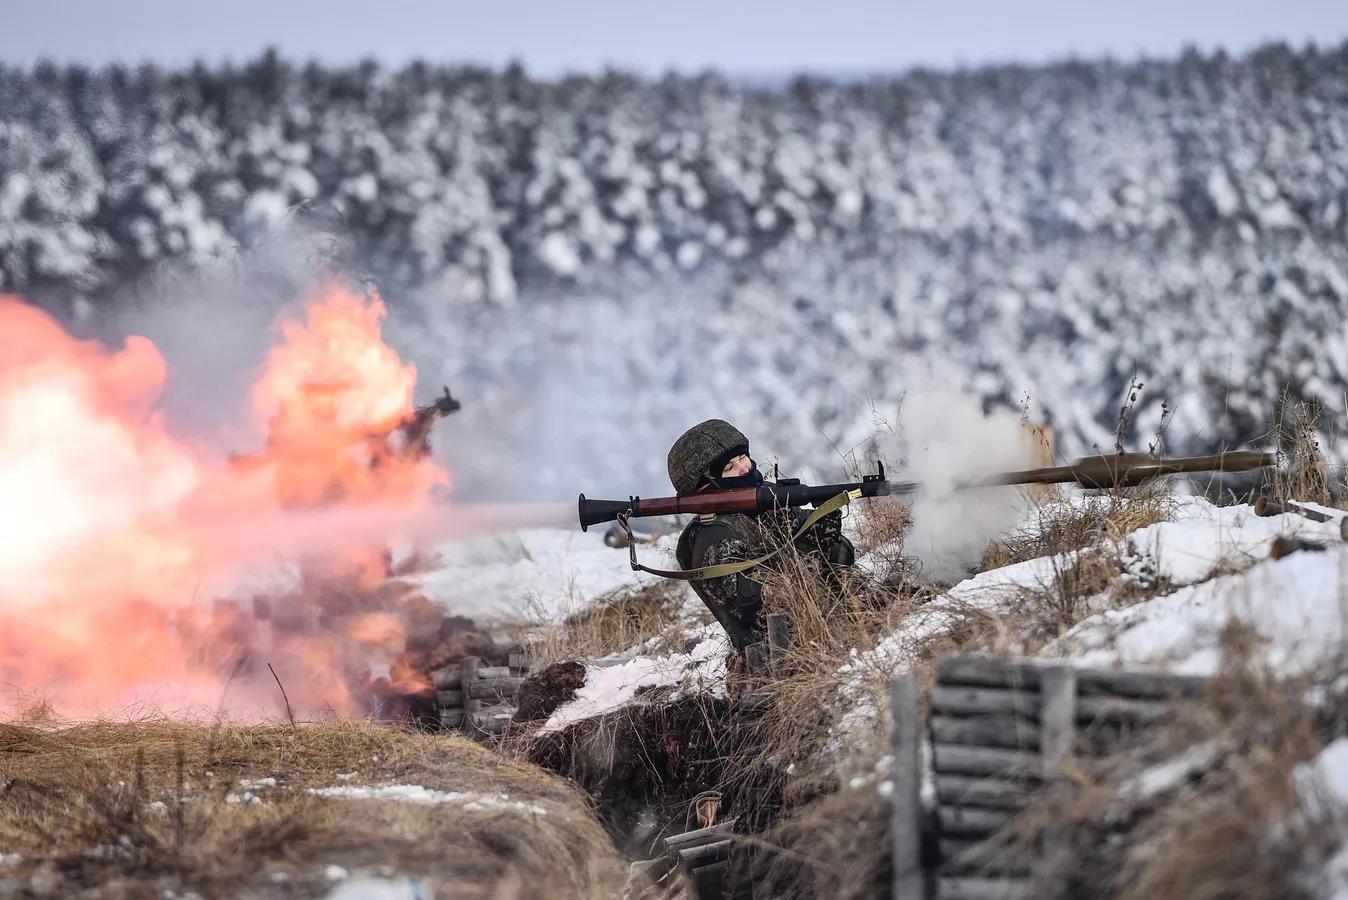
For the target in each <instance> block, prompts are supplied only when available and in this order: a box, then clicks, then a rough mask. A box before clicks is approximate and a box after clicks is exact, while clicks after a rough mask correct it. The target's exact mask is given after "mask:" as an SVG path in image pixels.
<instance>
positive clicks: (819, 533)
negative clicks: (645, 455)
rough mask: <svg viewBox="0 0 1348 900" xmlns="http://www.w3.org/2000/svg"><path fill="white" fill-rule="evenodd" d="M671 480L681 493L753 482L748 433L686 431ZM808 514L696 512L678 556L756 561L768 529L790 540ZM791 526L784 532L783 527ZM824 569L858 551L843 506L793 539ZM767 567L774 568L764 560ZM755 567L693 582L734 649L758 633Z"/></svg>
mask: <svg viewBox="0 0 1348 900" xmlns="http://www.w3.org/2000/svg"><path fill="white" fill-rule="evenodd" d="M668 464H669V480H670V482H671V483H672V484H673V485H674V490H675V491H677V492H678V493H679V494H693V493H698V492H701V491H712V490H727V489H730V488H744V487H755V486H757V485H760V484H762V483H763V473H762V472H760V471H759V469H758V464H757V463H755V462H754V460H753V458H752V457H750V455H749V439H748V438H747V437H745V436H744V434H743V433H742V432H741V431H740V430H739V429H737V428H736V427H735V426H733V425H731V424H730V423H729V422H725V421H723V420H721V419H708V420H707V421H705V422H702V423H700V424H698V425H694V426H693V427H692V428H690V429H688V430H687V431H686V432H684V433H683V435H682V436H680V437H679V439H678V440H677V441H675V442H674V446H673V447H672V448H671V449H670V451H669V460H668ZM807 516H808V513H807V512H806V511H804V510H799V509H784V510H780V511H774V512H770V513H764V514H762V515H761V516H756V515H749V514H744V513H726V514H717V515H703V516H698V517H697V518H696V519H694V520H693V521H692V522H691V523H689V525H688V527H687V528H685V529H684V531H683V533H682V534H681V535H679V543H678V548H677V550H676V556H677V558H678V561H679V565H680V566H682V567H683V568H684V569H696V568H702V567H704V566H714V565H718V564H720V563H728V562H740V561H744V560H750V559H757V558H758V557H760V556H763V555H765V554H767V553H769V552H771V550H772V546H771V544H772V540H771V538H772V533H773V532H774V531H776V532H778V533H779V536H780V533H781V532H785V537H787V538H789V537H790V536H791V535H793V534H795V532H796V531H797V530H798V529H799V527H800V524H801V522H803V521H804V519H805V518H806V517H807ZM787 529H789V530H787ZM796 547H797V549H798V550H800V551H801V552H802V553H807V554H810V555H812V556H815V557H817V558H819V559H820V560H821V562H822V563H823V564H824V567H825V571H826V572H830V571H832V569H833V567H834V566H848V565H851V564H852V563H853V562H854V561H855V559H856V551H855V550H853V548H852V544H851V542H850V541H848V540H847V538H845V537H843V534H842V510H835V511H834V512H832V513H830V514H829V515H827V516H825V517H824V518H822V519H820V520H819V521H818V522H816V523H815V524H814V526H813V527H811V528H810V530H809V531H808V532H807V533H805V534H803V535H801V537H800V538H799V539H798V540H797V541H796ZM765 565H768V566H771V565H772V563H771V562H768V563H766V564H765ZM754 574H755V570H754V569H752V568H751V569H748V570H746V571H743V572H737V573H735V574H733V575H725V576H722V577H720V578H709V579H704V580H697V581H693V582H691V584H692V587H693V590H694V591H696V592H697V595H698V596H699V597H700V598H702V602H703V603H705V604H706V605H707V608H708V609H709V610H711V613H712V615H714V616H715V617H716V620H717V621H718V622H720V623H721V626H722V627H723V628H725V631H726V634H727V635H729V637H730V642H731V643H732V644H734V645H735V648H736V649H737V650H743V649H744V648H745V647H747V646H748V645H750V644H753V643H756V642H758V641H760V640H762V639H763V636H764V633H763V629H764V625H763V618H762V612H763V585H762V583H761V582H760V581H758V580H756V579H755V578H754V577H753V576H754Z"/></svg>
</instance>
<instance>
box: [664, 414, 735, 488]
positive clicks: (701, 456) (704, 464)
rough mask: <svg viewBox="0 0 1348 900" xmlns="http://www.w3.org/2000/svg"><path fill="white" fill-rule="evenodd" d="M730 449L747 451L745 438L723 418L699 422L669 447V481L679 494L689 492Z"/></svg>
mask: <svg viewBox="0 0 1348 900" xmlns="http://www.w3.org/2000/svg"><path fill="white" fill-rule="evenodd" d="M732 450H738V451H739V452H741V453H748V452H749V439H748V438H747V437H745V436H744V433H743V432H742V431H740V430H739V429H738V428H736V427H735V426H734V425H731V424H730V423H729V422H727V421H725V420H724V419H708V420H707V421H705V422H699V423H698V424H696V425H694V426H693V427H692V428H689V429H688V430H687V431H685V432H684V433H683V434H681V435H680V436H679V439H678V440H677V441H675V442H674V446H673V447H671V448H670V449H669V460H668V464H669V481H670V484H672V485H674V490H675V491H676V492H677V493H680V494H691V493H693V492H694V491H696V490H697V489H698V488H700V487H701V486H702V485H703V483H704V482H705V481H706V480H707V476H709V475H710V474H711V465H712V464H713V463H715V462H717V461H718V460H719V459H721V458H722V457H727V456H729V455H731V451H732Z"/></svg>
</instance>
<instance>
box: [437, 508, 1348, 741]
mask: <svg viewBox="0 0 1348 900" xmlns="http://www.w3.org/2000/svg"><path fill="white" fill-rule="evenodd" d="M1069 502H1079V501H1069ZM1321 509H1323V511H1325V512H1329V513H1331V514H1332V515H1334V516H1335V517H1336V518H1335V519H1333V520H1331V521H1330V522H1326V523H1316V522H1312V521H1310V520H1308V519H1306V518H1303V517H1301V516H1295V515H1280V516H1272V517H1267V518H1261V517H1258V516H1256V515H1254V511H1253V509H1252V508H1251V507H1249V506H1246V505H1237V506H1228V507H1218V506H1214V505H1213V504H1211V503H1208V502H1207V501H1205V500H1202V499H1200V498H1192V497H1181V498H1177V499H1176V500H1175V501H1174V509H1173V518H1172V519H1171V520H1170V521H1166V522H1161V523H1158V524H1155V525H1149V526H1147V527H1145V528H1140V529H1138V530H1136V531H1134V532H1132V533H1131V534H1129V535H1127V536H1126V537H1124V538H1123V539H1122V541H1121V542H1120V544H1119V545H1118V546H1117V547H1113V548H1109V550H1110V552H1116V553H1118V555H1119V558H1120V561H1121V563H1122V566H1123V570H1124V574H1123V575H1122V579H1123V580H1124V581H1131V582H1133V583H1134V585H1136V586H1137V587H1140V588H1142V596H1144V597H1145V598H1146V599H1143V600H1141V601H1140V602H1136V603H1133V604H1132V605H1127V606H1123V607H1121V608H1103V607H1106V606H1108V602H1107V599H1108V598H1106V597H1104V596H1103V595H1102V596H1101V597H1099V598H1086V600H1085V601H1084V602H1085V604H1086V609H1087V610H1088V611H1089V610H1090V609H1092V608H1098V611H1097V612H1095V613H1094V614H1091V615H1087V616H1086V617H1085V618H1084V619H1082V620H1081V621H1080V622H1079V623H1078V624H1076V625H1075V627H1073V628H1071V629H1070V630H1069V631H1068V632H1066V633H1065V634H1064V635H1062V636H1061V637H1060V638H1058V639H1057V640H1055V641H1053V642H1051V643H1050V644H1048V645H1047V646H1046V647H1045V648H1044V649H1043V650H1042V655H1043V656H1045V657H1049V658H1061V659H1070V660H1073V661H1076V662H1079V663H1080V664H1082V665H1091V666H1099V667H1129V668H1151V669H1163V670H1168V671H1178V672H1185V673H1192V674H1207V673H1210V672H1212V671H1214V669H1215V667H1216V665H1217V662H1218V654H1219V647H1218V642H1219V637H1220V634H1221V632H1222V630H1223V628H1225V627H1226V625H1227V624H1228V623H1229V622H1231V621H1233V620H1238V621H1240V622H1243V623H1244V624H1246V625H1247V626H1249V627H1250V628H1252V629H1254V631H1256V632H1257V633H1258V634H1259V635H1260V636H1261V637H1262V638H1263V643H1262V645H1261V651H1260V652H1261V653H1262V654H1263V656H1264V660H1265V661H1266V662H1267V663H1268V665H1270V666H1271V667H1273V668H1274V669H1275V670H1276V671H1278V672H1280V673H1283V674H1286V675H1295V674H1303V673H1313V672H1314V671H1317V670H1319V669H1321V668H1323V667H1325V666H1327V665H1330V664H1332V663H1335V662H1337V661H1339V660H1341V659H1342V658H1343V655H1344V654H1345V653H1348V545H1345V544H1344V543H1343V541H1342V538H1341V537H1340V531H1339V527H1340V525H1339V519H1340V518H1342V517H1343V515H1344V513H1343V511H1341V510H1332V509H1328V508H1321ZM1280 536H1282V537H1296V538H1299V539H1302V540H1308V541H1314V542H1320V543H1323V544H1324V545H1325V549H1323V550H1318V551H1315V550H1312V551H1303V552H1297V553H1293V554H1291V555H1289V556H1286V557H1284V558H1282V559H1276V560H1275V559H1272V558H1271V557H1270V551H1271V548H1272V545H1273V542H1274V540H1275V539H1277V538H1278V537H1280ZM671 546H672V538H670V537H666V538H663V539H661V541H660V542H658V543H657V544H656V545H655V546H643V547H642V548H640V551H639V552H640V553H641V555H642V558H643V559H644V560H646V561H647V562H650V563H651V564H655V565H659V564H661V563H662V562H667V561H668V554H669V552H670V549H671ZM1076 557H1077V552H1076V551H1072V552H1069V553H1065V554H1059V555H1056V556H1046V557H1041V558H1037V559H1031V560H1028V561H1025V562H1021V563H1016V564H1013V565H1009V566H1005V567H1002V568H997V569H992V570H989V571H986V572H982V573H980V574H978V575H976V576H974V577H972V578H968V579H966V580H964V581H962V582H960V583H958V584H956V585H954V586H953V587H952V588H950V589H949V590H948V591H947V592H945V593H944V594H943V595H941V596H940V597H937V598H936V599H934V600H932V601H930V602H928V603H926V604H924V605H922V606H921V607H919V608H917V609H916V610H915V611H914V612H913V613H912V614H910V615H909V616H908V617H907V619H906V620H905V621H904V623H903V625H902V627H900V628H899V629H898V630H896V631H895V632H894V633H893V634H891V635H889V636H888V637H886V638H884V639H883V640H881V641H880V642H879V643H878V645H877V646H876V647H875V648H874V649H872V650H867V651H860V650H858V651H856V652H854V654H853V657H852V658H851V659H850V660H849V661H848V662H847V663H846V664H845V666H844V672H843V675H844V676H845V677H844V679H843V687H842V690H843V692H844V694H845V695H847V696H845V697H844V705H851V706H852V707H853V709H852V711H851V713H850V714H849V715H848V717H847V719H846V720H845V721H844V724H843V730H844V731H846V730H848V729H849V728H851V727H858V726H862V725H864V724H866V723H869V722H871V721H873V717H874V715H875V712H876V711H875V709H874V708H873V707H872V706H871V705H870V701H869V700H868V699H867V697H868V696H869V694H870V691H869V689H868V687H867V686H868V685H870V684H874V683H875V682H876V681H877V680H880V679H886V680H887V679H889V678H892V677H894V676H896V675H899V674H902V673H903V672H904V671H907V669H908V668H909V666H910V665H911V662H912V660H914V659H915V658H916V656H915V654H916V653H917V652H918V648H919V647H920V646H921V644H922V643H924V642H925V641H927V640H929V639H930V638H932V637H933V636H936V635H938V634H939V633H940V632H941V631H943V630H945V629H948V628H950V627H952V626H953V625H954V624H955V623H956V622H957V621H958V620H959V619H960V617H962V616H964V615H967V614H968V613H969V612H970V611H978V612H982V613H992V614H997V613H998V612H999V611H1002V612H1004V613H1005V614H1006V615H1007V617H1008V619H1010V618H1011V617H1012V616H1013V615H1014V613H1015V612H1016V609H1017V606H1018V605H1023V604H1033V603H1041V602H1043V600H1042V598H1043V596H1044V594H1045V592H1047V591H1049V590H1051V587H1052V585H1053V582H1054V579H1055V577H1057V573H1060V572H1062V571H1063V570H1065V569H1067V568H1068V567H1070V566H1071V565H1073V563H1074V562H1075V561H1076ZM444 558H445V561H446V563H447V565H446V567H445V568H444V569H443V570H440V571H437V572H435V573H432V574H430V575H427V576H423V581H422V583H423V584H424V585H425V586H426V588H427V590H428V592H430V593H431V595H432V596H433V597H435V598H436V599H437V600H438V601H440V602H442V603H445V604H446V605H447V607H448V608H451V609H457V608H472V609H477V610H483V611H487V610H492V611H499V612H502V613H507V612H509V611H512V610H514V611H519V610H528V609H530V608H534V609H539V610H543V611H545V612H546V613H547V614H560V613H563V612H567V611H574V610H575V609H578V608H580V607H581V606H583V605H584V603H585V602H586V601H587V600H590V599H593V598H595V597H597V596H599V595H600V594H602V593H603V592H605V591H608V590H612V589H614V588H617V587H622V586H634V585H638V584H642V583H645V582H646V580H647V576H642V575H639V574H637V573H633V572H632V571H631V570H630V568H629V566H628V559H627V553H626V551H623V550H614V549H612V548H609V547H607V546H605V545H604V544H603V541H602V539H601V538H600V537H599V536H598V535H593V534H581V533H580V532H574V533H569V532H562V531H556V532H542V531H540V532H523V533H520V534H517V535H511V536H509V537H505V538H500V539H493V541H491V542H482V543H479V544H475V545H473V546H468V545H464V546H459V547H456V548H454V549H453V552H452V553H450V554H446V555H445V556H444ZM662 558H663V559H662ZM1149 591H1150V592H1153V593H1151V595H1150V596H1148V592H1149ZM465 597H466V598H470V599H468V600H465V599H463V598H465ZM456 604H468V605H467V606H464V607H459V606H457V605H456ZM687 637H688V638H689V641H688V643H689V645H690V647H691V649H690V650H689V651H688V652H685V653H676V654H660V655H646V654H644V653H643V652H642V650H641V648H633V650H632V651H629V652H628V653H626V654H623V655H622V656H621V658H619V659H610V660H604V661H600V663H599V664H592V665H590V666H589V668H588V675H587V680H586V684H585V686H584V687H582V688H581V689H580V691H579V693H578V694H577V697H576V699H575V700H573V701H572V702H571V703H569V704H566V705H564V706H562V707H560V708H559V709H558V710H557V711H556V712H555V713H554V714H553V717H552V719H551V720H550V721H549V723H548V728H557V727H561V726H564V725H566V724H570V723H572V722H575V721H577V720H579V719H582V718H585V717H589V716H594V715H599V714H602V713H605V712H610V711H612V710H613V709H616V708H618V707H620V706H621V705H622V704H624V703H626V702H628V701H629V700H630V699H631V698H632V697H633V696H635V695H636V692H637V690H638V689H640V688H643V687H652V686H671V687H682V688H696V689H714V690H719V689H720V679H721V678H722V677H723V675H724V664H723V662H722V661H721V655H722V653H723V651H724V643H723V639H722V638H721V636H720V635H719V633H717V631H716V628H715V627H714V626H709V627H705V628H703V629H701V630H700V631H695V632H690V633H689V634H688V635H687Z"/></svg>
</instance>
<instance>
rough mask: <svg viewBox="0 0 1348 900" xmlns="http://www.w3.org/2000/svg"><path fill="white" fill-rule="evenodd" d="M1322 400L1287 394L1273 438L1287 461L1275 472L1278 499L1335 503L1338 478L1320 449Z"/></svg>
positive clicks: (1276, 497) (1274, 481)
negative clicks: (1309, 399)
mask: <svg viewBox="0 0 1348 900" xmlns="http://www.w3.org/2000/svg"><path fill="white" fill-rule="evenodd" d="M1321 414H1322V409H1321V407H1320V405H1319V404H1318V403H1307V402H1303V401H1295V400H1292V399H1291V398H1290V397H1289V396H1288V395H1286V394H1284V395H1283V398H1282V403H1281V405H1280V408H1279V413H1278V420H1277V422H1275V423H1274V426H1273V437H1274V439H1275V440H1276V441H1277V445H1278V452H1279V453H1280V454H1281V455H1282V457H1283V459H1284V464H1283V465H1282V466H1279V467H1278V468H1277V469H1275V470H1274V472H1273V486H1272V493H1273V497H1274V499H1276V500H1278V501H1280V502H1285V501H1288V500H1292V501H1305V502H1310V503H1322V504H1330V503H1332V502H1333V499H1334V497H1333V487H1334V478H1333V475H1332V474H1331V472H1330V466H1329V463H1328V461H1327V460H1326V459H1325V455H1324V453H1323V452H1322V451H1321V449H1320V434H1319V432H1320V417H1321Z"/></svg>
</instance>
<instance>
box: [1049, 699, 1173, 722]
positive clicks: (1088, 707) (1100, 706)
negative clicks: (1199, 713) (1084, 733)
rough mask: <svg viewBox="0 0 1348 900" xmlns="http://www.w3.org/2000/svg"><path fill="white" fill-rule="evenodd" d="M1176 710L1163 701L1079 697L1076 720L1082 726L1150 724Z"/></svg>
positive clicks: (1170, 704)
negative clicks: (1097, 723)
mask: <svg viewBox="0 0 1348 900" xmlns="http://www.w3.org/2000/svg"><path fill="white" fill-rule="evenodd" d="M1175 709H1176V706H1175V704H1172V703H1167V702H1165V701H1163V700H1133V699H1130V698H1127V697H1103V696H1095V697H1077V701H1076V711H1075V716H1074V718H1075V719H1076V721H1077V722H1079V723H1081V724H1089V723H1092V722H1135V723H1142V724H1150V723H1152V722H1156V721H1159V720H1160V719H1164V718H1165V717H1166V716H1168V715H1170V714H1172V713H1173V712H1174V711H1175Z"/></svg>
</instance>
